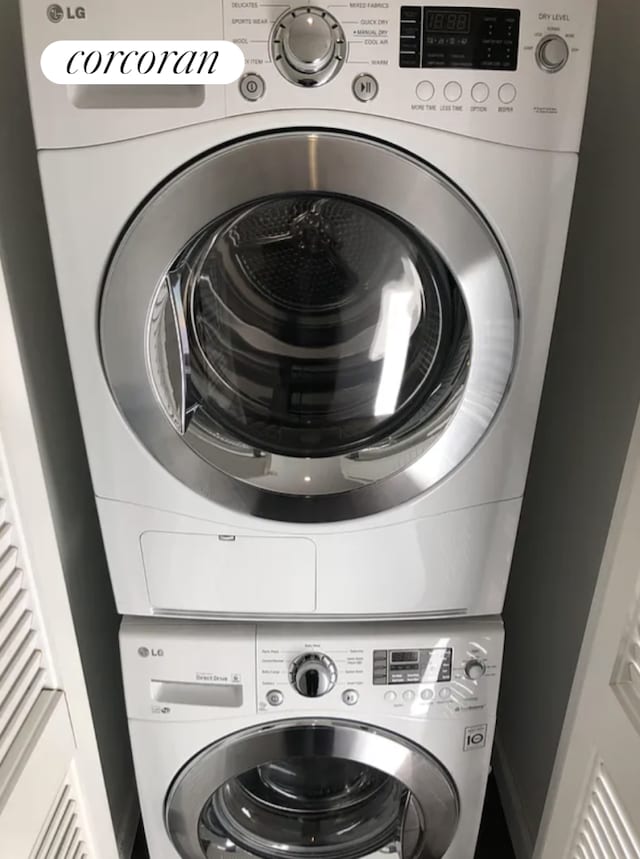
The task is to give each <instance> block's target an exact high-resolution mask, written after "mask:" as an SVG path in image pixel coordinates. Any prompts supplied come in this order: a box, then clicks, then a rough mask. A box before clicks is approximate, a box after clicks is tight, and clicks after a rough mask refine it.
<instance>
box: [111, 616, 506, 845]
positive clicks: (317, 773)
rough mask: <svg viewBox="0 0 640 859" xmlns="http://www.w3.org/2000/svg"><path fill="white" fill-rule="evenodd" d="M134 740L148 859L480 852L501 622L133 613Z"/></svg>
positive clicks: (127, 661)
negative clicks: (231, 618) (282, 621)
mask: <svg viewBox="0 0 640 859" xmlns="http://www.w3.org/2000/svg"><path fill="white" fill-rule="evenodd" d="M120 642H121V654H122V664H123V672H124V684H125V696H126V701H127V710H128V717H129V730H130V734H131V742H132V748H133V756H134V763H135V768H136V776H137V782H138V789H139V795H140V802H141V807H142V817H143V822H144V826H145V831H146V836H147V841H148V844H149V853H150V856H151V857H152V859H203V857H208V859H213V857H217V856H234V857H237V859H253V857H262V859H280V857H282V859H283V857H294V859H314V857H318V859H321V857H322V859H347V857H349V859H360V857H363V859H364V857H369V859H374V857H375V859H381V858H382V857H383V856H385V855H389V853H397V854H398V856H399V857H400V859H443V857H446V859H470V857H471V856H473V854H474V847H475V843H476V839H477V835H478V828H479V824H480V817H481V813H482V806H483V800H484V793H485V787H486V781H487V776H488V772H489V758H490V752H491V745H492V742H493V731H494V720H495V712H496V703H497V696H498V684H499V674H500V665H501V658H502V642H503V633H502V626H501V623H500V621H493V620H492V621H481V620H479V621H459V620H458V621H449V622H442V621H438V622H433V621H432V622H429V623H416V622H410V621H405V622H403V623H401V624H395V625H390V624H360V625H357V626H355V625H353V624H339V625H337V624H334V625H326V624H322V623H319V624H317V625H313V626H309V625H308V624H307V625H304V626H303V625H300V624H298V625H297V626H293V625H292V626H286V625H282V626H281V625H279V624H273V623H271V624H267V625H258V626H257V627H256V626H255V625H253V624H246V623H245V624H244V625H230V624H220V623H218V624H216V623H211V622H208V621H195V620H191V621H187V622H184V621H178V620H162V619H157V620H156V619H149V618H133V619H131V618H129V619H125V621H124V622H123V626H122V630H121V637H120Z"/></svg>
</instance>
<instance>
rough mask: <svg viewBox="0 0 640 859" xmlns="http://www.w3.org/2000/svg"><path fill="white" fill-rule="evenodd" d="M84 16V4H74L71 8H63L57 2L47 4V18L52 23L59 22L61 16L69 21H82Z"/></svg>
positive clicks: (85, 14)
mask: <svg viewBox="0 0 640 859" xmlns="http://www.w3.org/2000/svg"><path fill="white" fill-rule="evenodd" d="M86 16H87V13H86V11H85V8H84V6H76V7H75V9H72V8H71V6H67V7H66V8H63V7H62V6H60V5H59V4H58V3H52V4H51V5H50V6H47V18H48V19H49V20H50V21H51V23H52V24H59V23H60V21H62V19H63V18H67V19H68V20H70V21H73V20H77V21H84V19H85V18H86Z"/></svg>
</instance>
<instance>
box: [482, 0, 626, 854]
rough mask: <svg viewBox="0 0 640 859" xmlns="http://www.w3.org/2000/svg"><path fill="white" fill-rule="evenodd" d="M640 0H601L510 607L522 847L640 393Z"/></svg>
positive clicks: (508, 668) (558, 723)
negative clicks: (578, 163)
mask: <svg viewBox="0 0 640 859" xmlns="http://www.w3.org/2000/svg"><path fill="white" fill-rule="evenodd" d="M638 45H640V4H639V3H638V2H637V0H601V3H600V8H599V13H598V26H597V33H596V44H595V54H594V63H593V69H592V81H591V90H590V97H589V103H588V108H587V117H586V124H585V130H584V137H583V145H582V151H581V162H580V168H579V173H578V182H577V188H576V195H575V201H574V211H573V217H572V223H571V228H570V234H569V244H568V249H567V256H566V261H565V267H564V274H563V280H562V286H561V291H560V300H559V305H558V314H557V319H556V326H555V330H554V336H553V343H552V349H551V355H550V362H549V367H548V373H547V378H546V382H545V389H544V394H543V401H542V407H541V412H540V417H539V421H538V427H537V433H536V440H535V445H534V451H533V457H532V461H531V468H530V474H529V482H528V486H527V491H526V496H525V503H524V507H523V513H522V519H521V525H520V531H519V535H518V541H517V545H516V551H515V556H514V561H513V567H512V574H511V580H510V585H509V590H508V594H507V600H506V604H505V611H504V618H505V624H506V630H507V643H506V655H505V664H504V675H503V682H502V693H501V702H500V711H499V721H498V735H497V755H496V757H497V760H496V770H497V777H498V781H499V784H500V786H501V793H502V796H503V801H504V803H505V806H506V811H507V815H508V818H509V822H510V828H511V830H512V837H513V840H514V842H515V843H514V846H515V847H516V852H517V854H518V856H519V857H523V856H529V855H530V854H531V851H532V847H533V843H534V841H535V837H536V833H537V831H538V826H539V823H540V818H541V815H542V809H543V805H544V801H545V796H546V791H547V786H548V783H549V779H550V775H551V770H552V767H553V763H554V758H555V752H556V747H557V743H558V740H559V737H560V732H561V729H562V724H563V719H564V714H565V709H566V705H567V701H568V696H569V692H570V689H571V683H572V679H573V674H574V670H575V666H576V661H577V658H578V653H579V648H580V644H581V641H582V636H583V632H584V627H585V623H586V619H587V614H588V611H589V607H590V603H591V599H592V595H593V590H594V586H595V581H596V577H597V575H598V571H599V568H600V561H601V557H602V552H603V549H604V544H605V540H606V538H607V533H608V528H609V522H610V519H611V514H612V511H613V505H614V502H615V497H616V492H617V488H618V483H619V479H620V476H621V471H622V467H623V464H624V460H625V454H626V450H627V446H628V443H629V438H630V434H631V430H632V426H633V420H634V416H635V412H636V408H637V405H638V400H639V397H640V110H638V81H639V80H640V51H639V50H638Z"/></svg>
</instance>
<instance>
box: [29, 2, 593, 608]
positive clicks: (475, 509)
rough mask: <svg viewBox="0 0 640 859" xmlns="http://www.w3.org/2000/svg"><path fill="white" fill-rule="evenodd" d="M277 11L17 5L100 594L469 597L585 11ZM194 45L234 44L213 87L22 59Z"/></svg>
mask: <svg viewBox="0 0 640 859" xmlns="http://www.w3.org/2000/svg"><path fill="white" fill-rule="evenodd" d="M300 8H301V9H302V10H303V11H304V14H303V15H299V14H298V12H299V11H300V9H298V10H296V8H293V7H292V8H289V7H287V8H286V9H285V7H280V6H278V7H277V8H276V7H274V6H273V4H269V3H262V2H261V0H256V2H255V3H251V4H249V5H248V6H246V8H245V7H244V6H243V7H242V9H241V7H240V6H238V4H237V2H235V0H191V2H190V3H189V14H188V15H187V14H185V12H184V8H183V6H181V5H180V4H175V3H173V2H169V0H153V2H152V0H139V2H137V3H135V4H134V5H133V6H132V5H131V4H130V3H126V2H124V0H110V2H105V0H99V2H97V0H87V2H86V3H85V10H86V14H85V17H84V18H83V19H77V18H73V17H64V16H63V17H62V19H60V20H56V22H52V21H51V20H49V19H48V18H47V15H46V14H45V9H44V8H43V7H41V6H39V5H38V4H33V3H27V2H25V3H23V9H22V15H23V27H24V38H25V46H26V57H27V66H28V76H29V84H30V92H31V102H32V112H33V118H34V124H35V130H36V137H37V144H38V148H39V163H40V169H41V175H42V182H43V188H44V195H45V203H46V208H47V214H48V220H49V229H50V236H51V243H52V248H53V254H54V261H55V267H56V272H57V279H58V287H59V292H60V300H61V304H62V311H63V317H64V324H65V329H66V336H67V340H68V345H69V352H70V358H71V364H72V369H73V375H74V380H75V386H76V390H77V395H78V402H79V407H80V413H81V418H82V423H83V427H84V434H85V439H86V445H87V450H88V455H89V461H90V465H91V471H92V476H93V482H94V488H95V493H96V496H97V504H98V510H99V515H100V520H101V523H102V529H103V533H104V538H105V545H106V551H107V555H108V558H109V563H110V569H111V576H112V579H113V585H114V591H115V596H116V601H117V605H118V608H119V610H120V611H121V612H122V613H123V614H139V615H144V614H152V613H154V614H160V615H162V614H164V615H171V614H175V613H180V614H183V615H190V616H198V615H208V616H218V617H222V618H225V617H226V618H230V617H233V616H245V617H246V616H249V617H255V618H258V617H268V618H271V619H274V618H278V617H282V618H287V617H289V618H295V617H315V618H350V617H352V618H353V617H366V618H376V617H384V616H395V617H411V616H437V615H467V614H470V615H474V614H475V615H483V614H484V615H488V614H498V613H499V612H500V610H501V608H502V602H503V598H504V592H505V587H506V582H507V576H508V571H509V565H510V560H511V554H512V549H513V543H514V539H515V533H516V527H517V522H518V515H519V510H520V503H521V497H522V494H523V491H524V485H525V478H526V473H527V466H528V460H529V455H530V449H531V443H532V437H533V432H534V426H535V421H536V416H537V410H538V403H539V397H540V391H541V387H542V381H543V376H544V370H545V363H546V358H547V351H548V345H549V339H550V335H551V329H552V323H553V315H554V309H555V303H556V295H557V290H558V283H559V278H560V271H561V265H562V259H563V254H564V246H565V238H566V231H567V225H568V221H569V212H570V207H571V199H572V193H573V186H574V178H575V172H576V166H577V154H576V153H577V150H578V146H579V140H580V133H581V125H582V118H583V110H584V103H585V96H586V91H587V81H588V75H589V66H590V53H591V44H592V37H593V27H594V16H595V2H594V0H588V2H585V0H561V2H560V0H554V2H553V3H551V5H550V4H549V3H546V4H543V3H542V2H541V0H533V2H527V3H526V4H525V3H521V4H514V3H510V2H505V0H499V2H498V0H496V2H495V3H494V4H493V5H492V6H491V8H489V7H485V6H483V5H481V4H480V3H478V2H473V3H470V4H468V5H466V6H464V7H458V6H452V7H450V8H449V7H447V8H446V9H445V8H443V7H422V6H401V5H400V3H399V2H396V0H390V2H385V3H382V4H381V3H368V4H365V5H364V6H363V5H362V4H360V3H355V2H354V3H352V4H351V5H345V6H344V7H331V8H329V7H327V9H326V10H323V9H320V8H318V7H315V6H314V7H300ZM56 17H57V18H59V16H56ZM203 33H206V34H208V35H209V36H211V37H212V38H217V37H222V36H224V38H226V39H230V40H233V41H235V42H236V43H238V44H240V45H241V46H242V48H243V50H244V51H245V55H246V74H245V76H244V77H243V78H242V79H241V80H240V82H239V83H235V84H232V85H229V86H218V87H216V86H209V87H206V88H205V87H198V86H194V87H191V86H184V87H180V86H178V87H175V86H174V87H171V86H169V87H150V86H146V87H145V86H142V87H139V86H138V87H127V86H71V87H63V86H57V85H55V84H52V83H50V82H48V81H47V80H46V79H45V78H44V76H43V75H42V73H41V70H40V65H39V61H40V55H41V52H42V50H43V49H44V47H45V46H46V45H47V44H48V43H49V42H51V41H52V40H54V39H73V38H85V39H86V38H93V39H102V38H136V37H144V38H156V39H162V38H184V39H186V38H194V37H195V38H200V37H201V36H202V34H203ZM314 54H317V56H315V55H314ZM312 55H313V56H312ZM305 58H306V59H305Z"/></svg>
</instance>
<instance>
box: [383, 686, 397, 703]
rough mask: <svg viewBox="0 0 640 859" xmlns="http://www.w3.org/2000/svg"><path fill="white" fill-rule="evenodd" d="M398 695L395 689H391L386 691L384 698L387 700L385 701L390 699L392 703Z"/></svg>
mask: <svg viewBox="0 0 640 859" xmlns="http://www.w3.org/2000/svg"><path fill="white" fill-rule="evenodd" d="M396 697H397V695H396V693H395V692H394V691H393V689H389V691H388V692H385V693H384V700H385V701H388V702H389V703H392V702H393V701H395V700H396Z"/></svg>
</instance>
